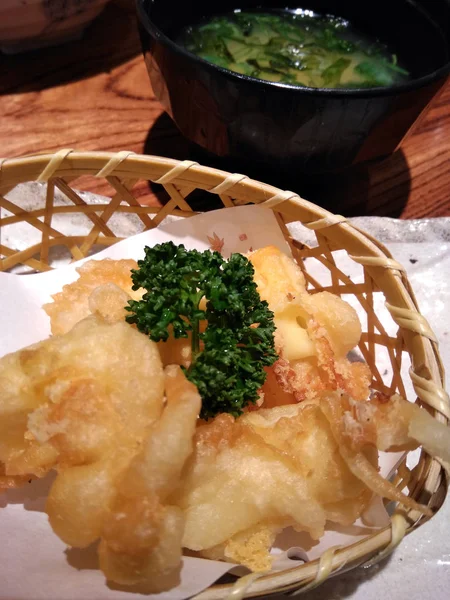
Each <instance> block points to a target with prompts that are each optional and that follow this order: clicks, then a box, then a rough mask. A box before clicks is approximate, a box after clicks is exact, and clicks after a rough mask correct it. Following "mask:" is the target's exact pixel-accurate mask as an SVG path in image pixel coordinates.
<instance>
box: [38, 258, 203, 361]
mask: <svg viewBox="0 0 450 600" xmlns="http://www.w3.org/2000/svg"><path fill="white" fill-rule="evenodd" d="M136 268H137V263H136V262H135V261H134V260H111V259H109V258H106V259H103V260H90V261H88V262H86V263H84V264H83V265H82V266H81V267H79V268H78V269H77V271H78V273H79V275H80V276H79V278H78V279H77V280H76V281H74V282H73V283H69V284H67V285H65V286H64V287H63V289H62V291H61V292H59V293H58V294H55V295H54V296H52V298H53V302H50V303H48V304H45V305H44V306H43V308H44V310H45V312H46V313H47V314H48V316H49V317H50V326H51V331H52V333H53V335H61V334H63V333H67V332H68V331H70V330H71V329H72V327H73V326H74V325H76V323H79V321H81V320H82V319H85V318H86V317H88V316H90V315H96V316H98V317H102V319H104V320H105V321H106V322H107V323H117V322H120V321H124V320H125V317H126V316H127V315H128V314H129V313H128V312H127V311H126V310H125V307H126V306H127V304H128V301H129V300H132V299H133V300H139V299H140V298H141V297H142V294H143V290H137V291H135V290H132V285H133V284H132V281H131V269H136ZM158 348H159V352H160V355H161V360H162V362H163V365H164V366H167V365H172V364H177V365H182V366H184V367H189V365H190V362H191V353H192V348H191V341H190V339H189V338H180V339H175V338H174V337H173V336H170V337H169V339H168V340H167V342H158Z"/></svg>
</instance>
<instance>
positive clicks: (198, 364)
mask: <svg viewBox="0 0 450 600" xmlns="http://www.w3.org/2000/svg"><path fill="white" fill-rule="evenodd" d="M253 272H254V270H253V266H252V264H251V263H250V262H249V261H248V260H247V259H246V258H245V257H244V256H242V255H241V254H232V255H231V257H230V259H229V260H228V261H226V260H225V259H224V258H223V257H222V256H221V255H220V254H219V253H218V252H210V251H209V250H207V251H205V252H198V251H197V250H186V248H185V247H184V246H183V245H180V246H176V245H175V244H173V243H172V242H166V243H164V244H159V245H157V246H154V247H153V248H149V247H146V248H145V258H144V259H143V260H141V261H139V262H138V269H136V270H133V271H132V280H133V289H134V290H138V289H140V288H144V289H145V290H146V292H145V294H144V296H143V297H142V299H141V300H138V301H136V300H130V302H129V306H128V307H127V310H128V311H129V312H130V314H129V315H128V316H127V318H126V320H127V321H128V322H129V323H135V324H136V326H137V328H138V329H139V331H142V332H143V333H145V334H147V335H148V336H149V337H150V338H151V339H152V340H153V341H155V342H159V341H161V340H163V341H166V340H167V339H168V337H169V335H173V336H174V337H175V338H181V337H188V332H191V344H192V363H191V365H190V367H189V369H187V370H186V376H187V377H188V379H189V380H190V381H192V382H193V383H195V385H196V386H197V388H198V390H199V393H200V395H201V397H202V401H203V402H202V410H201V413H200V416H201V417H202V418H204V419H208V418H210V417H214V416H215V415H217V414H219V413H221V412H228V413H231V414H232V415H234V416H239V415H240V414H241V413H242V410H243V408H244V407H245V406H246V405H247V404H249V403H254V402H255V401H256V400H257V399H258V390H259V389H260V387H261V386H262V385H263V383H264V381H265V377H266V374H265V371H264V367H265V366H270V365H271V364H273V363H274V361H275V360H276V359H277V355H276V352H275V346H274V337H273V334H274V330H275V326H274V322H273V313H272V312H271V311H270V310H269V308H268V305H267V302H265V301H262V300H261V299H260V297H259V294H258V291H257V289H256V284H255V282H254V281H253ZM202 298H205V299H206V309H205V310H202V309H201V308H200V302H201V300H202ZM204 320H206V321H207V327H206V330H205V331H204V332H203V333H200V322H201V321H204Z"/></svg>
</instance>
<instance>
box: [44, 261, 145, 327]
mask: <svg viewBox="0 0 450 600" xmlns="http://www.w3.org/2000/svg"><path fill="white" fill-rule="evenodd" d="M131 269H137V262H136V261H134V260H131V259H126V260H112V259H109V258H106V259H103V260H90V261H88V262H86V263H84V264H83V265H82V266H81V267H78V268H77V272H78V273H79V275H80V276H79V278H78V279H77V280H76V281H74V282H73V283H69V284H67V285H65V286H64V287H63V289H62V291H61V292H59V293H58V294H55V295H54V296H52V298H53V302H50V303H48V304H45V305H44V306H43V308H44V310H45V312H46V313H47V314H48V316H49V317H50V324H51V330H52V334H53V335H61V334H63V333H67V332H68V331H70V330H71V329H72V327H73V326H74V325H75V324H76V323H78V322H79V321H81V320H82V319H84V318H86V317H88V316H89V315H90V314H91V313H93V312H99V313H100V315H101V316H103V317H105V314H106V315H108V312H109V311H108V302H109V301H110V300H109V299H108V298H107V294H106V293H105V291H104V292H103V299H100V298H97V299H95V297H94V300H93V303H94V305H91V306H89V298H90V296H91V294H92V292H93V291H94V290H95V288H98V287H99V286H103V285H105V284H114V285H115V286H117V287H118V288H120V289H121V290H122V291H123V292H124V293H125V294H126V296H125V295H122V299H123V300H124V305H123V306H125V305H126V303H127V302H128V300H129V299H130V298H132V299H134V300H140V298H141V296H142V293H141V292H140V291H139V290H138V291H137V292H136V291H133V290H132V289H131V288H132V285H133V284H132V281H131ZM112 302H113V303H114V310H113V314H115V313H117V297H115V299H114V300H112ZM102 304H103V308H100V309H99V307H101V306H102ZM119 308H120V307H119ZM93 309H94V310H93ZM116 320H119V319H118V318H117V319H116Z"/></svg>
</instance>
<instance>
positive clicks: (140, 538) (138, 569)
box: [99, 366, 201, 593]
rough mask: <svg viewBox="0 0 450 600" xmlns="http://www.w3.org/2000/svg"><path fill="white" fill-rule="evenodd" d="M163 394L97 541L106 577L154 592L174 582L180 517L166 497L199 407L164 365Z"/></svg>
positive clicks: (189, 446) (191, 390) (188, 449)
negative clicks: (158, 411) (159, 413)
mask: <svg viewBox="0 0 450 600" xmlns="http://www.w3.org/2000/svg"><path fill="white" fill-rule="evenodd" d="M166 394H167V406H166V408H165V409H164V412H163V414H162V416H161V418H160V419H159V420H158V421H156V422H155V423H154V424H153V425H152V426H151V427H150V431H149V433H148V436H147V438H146V441H145V443H144V446H143V448H142V450H141V451H140V453H139V454H138V455H137V456H136V457H135V458H134V459H133V460H132V461H131V464H130V466H129V467H128V469H127V470H126V472H125V474H124V476H123V477H122V479H121V481H120V483H119V485H118V490H119V491H118V494H117V496H116V497H115V499H114V502H113V503H112V505H111V509H110V511H109V512H108V514H107V516H106V518H105V521H104V525H103V529H102V540H101V542H100V546H99V556H100V567H101V569H102V571H103V572H104V573H105V575H106V576H107V578H108V579H111V580H113V581H115V582H117V583H121V584H125V585H130V584H139V583H145V582H146V583H147V584H148V585H150V587H151V591H152V592H153V593H156V592H159V591H162V590H165V589H169V588H170V587H172V586H173V585H174V584H176V583H177V582H176V579H177V577H178V575H179V571H180V567H181V548H182V546H181V542H182V536H183V529H184V518H183V514H182V511H181V510H180V509H179V508H178V507H176V506H171V505H169V504H167V503H166V499H167V497H168V496H169V495H170V494H171V493H172V492H173V491H174V489H175V488H176V486H177V485H178V483H179V480H180V476H181V471H182V469H183V466H184V464H185V462H186V460H187V458H188V457H189V456H190V454H191V453H192V450H193V436H194V432H195V427H196V422H197V417H198V414H199V412H200V408H201V399H200V396H199V394H198V392H197V389H196V388H195V386H194V385H193V384H192V383H190V382H189V381H187V379H186V378H185V376H184V375H183V373H182V371H181V369H180V368H179V367H177V366H172V367H167V369H166ZM174 580H175V581H174ZM147 591H149V590H147Z"/></svg>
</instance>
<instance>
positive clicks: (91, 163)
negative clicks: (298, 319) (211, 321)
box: [0, 150, 450, 600]
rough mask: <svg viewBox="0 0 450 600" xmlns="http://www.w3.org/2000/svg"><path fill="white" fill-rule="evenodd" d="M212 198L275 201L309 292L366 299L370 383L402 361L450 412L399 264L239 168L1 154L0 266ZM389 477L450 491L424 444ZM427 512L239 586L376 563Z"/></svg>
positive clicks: (79, 253) (207, 599) (431, 345)
mask: <svg viewBox="0 0 450 600" xmlns="http://www.w3.org/2000/svg"><path fill="white" fill-rule="evenodd" d="M84 175H91V176H92V175H93V176H95V177H99V178H104V179H105V180H106V181H107V182H108V184H109V186H111V188H112V189H113V190H114V192H113V193H112V195H111V196H112V197H111V199H110V200H109V202H108V203H105V204H89V203H87V202H86V201H85V200H84V199H83V198H82V197H81V195H80V191H79V189H78V188H77V181H76V180H77V179H79V178H80V177H81V176H84ZM26 181H38V182H45V183H47V189H46V198H45V206H43V207H42V208H41V209H39V210H34V211H26V210H24V209H23V208H21V207H20V206H17V205H16V204H14V203H13V202H12V201H10V200H7V199H6V198H5V195H6V194H8V192H10V191H11V190H12V189H13V188H14V187H15V186H16V185H18V184H19V183H22V182H26ZM143 181H144V182H147V181H152V182H154V183H159V184H161V185H162V186H163V187H164V189H165V190H166V192H167V193H168V195H169V197H170V200H169V201H168V202H167V203H166V204H165V206H163V207H162V208H158V207H149V206H142V205H141V204H140V203H139V201H138V200H137V199H136V197H135V193H134V190H135V189H136V186H139V185H140V184H141V185H142V182H143ZM198 189H200V190H204V191H207V192H209V193H211V194H215V195H217V196H218V197H219V198H220V200H221V203H222V204H223V206H225V207H233V206H238V205H243V204H248V203H254V204H259V205H260V206H264V207H266V208H270V209H272V210H273V212H274V214H275V216H276V218H277V221H278V223H279V226H280V228H281V230H282V232H283V234H284V236H285V238H286V240H287V242H288V243H289V245H290V247H291V251H292V254H293V256H294V257H295V259H296V260H297V262H298V264H299V265H300V266H301V268H302V269H303V272H304V275H305V278H306V281H307V282H308V287H309V289H310V291H312V292H314V290H319V289H320V290H323V289H325V290H328V291H330V292H332V293H334V294H337V295H340V296H341V295H344V297H345V295H347V297H348V295H352V296H353V297H354V298H356V299H357V301H358V302H359V303H360V305H361V307H362V308H363V310H364V312H365V314H366V317H367V322H366V323H363V335H362V337H361V342H360V345H359V349H360V352H361V353H362V355H363V357H364V359H365V361H366V362H367V364H368V365H369V366H370V368H371V370H372V373H373V382H372V388H373V389H374V390H377V391H380V392H382V393H385V394H389V395H391V394H393V393H395V392H398V393H400V394H402V395H404V394H405V389H404V382H403V379H402V374H401V367H402V363H404V362H405V360H406V361H410V364H411V368H410V377H411V380H412V384H413V387H414V390H415V393H416V394H417V400H418V401H419V402H420V403H422V404H423V405H424V406H426V407H427V409H428V410H429V411H430V413H431V414H432V415H433V416H434V417H435V418H436V419H438V420H439V421H441V422H444V423H447V422H448V421H449V420H450V404H449V398H448V396H447V394H446V392H445V390H444V387H443V386H444V384H443V381H444V371H443V367H442V363H441V360H440V356H439V350H438V344H437V340H436V338H435V336H434V334H433V332H432V330H431V328H430V326H429V325H428V323H427V322H426V320H425V318H424V317H423V316H422V315H421V314H420V312H419V310H418V307H417V303H416V300H415V297H414V294H413V291H412V290H411V287H410V285H409V282H408V279H407V277H406V273H405V270H404V268H403V267H402V265H400V264H399V263H397V262H396V261H395V260H394V259H393V258H392V256H391V255H390V254H389V252H388V250H387V249H386V248H385V247H383V246H382V245H381V244H380V243H379V242H377V241H376V240H374V239H373V238H372V237H370V236H369V235H367V234H366V233H364V232H362V231H360V230H359V229H357V228H356V227H354V226H353V225H351V224H350V223H348V222H347V220H346V219H345V217H342V216H339V215H333V214H332V213H330V212H328V211H326V210H324V209H322V208H320V207H318V206H316V205H314V204H311V203H310V202H307V201H306V200H304V199H302V198H300V197H299V196H298V195H297V194H295V193H293V192H289V191H282V190H279V189H277V188H274V187H272V186H269V185H265V184H262V183H259V182H256V181H253V180H251V179H249V178H247V177H246V176H244V175H240V174H229V173H225V172H223V171H218V170H216V169H211V168H206V167H202V166H199V165H198V164H197V163H193V162H191V161H183V162H179V161H175V160H171V159H165V158H159V157H151V156H140V155H136V154H133V153H131V152H119V153H117V154H110V153H100V152H97V153H82V152H75V151H72V150H60V151H59V152H56V153H55V154H45V155H38V156H33V157H25V158H21V159H3V160H1V161H0V207H1V208H2V209H3V212H4V213H5V214H6V216H5V217H4V218H2V219H1V220H0V271H6V270H10V269H12V268H13V267H16V266H17V265H27V266H28V267H30V268H32V269H33V270H36V271H46V270H49V269H51V268H52V267H51V264H50V259H49V255H50V249H51V248H54V247H57V246H64V247H65V248H67V249H68V250H69V251H70V254H71V256H72V259H73V260H79V259H81V258H84V257H86V256H88V255H89V254H91V253H92V249H93V247H94V246H95V247H98V246H109V245H111V244H114V243H115V242H117V241H119V240H120V239H121V238H119V237H117V236H116V235H115V234H114V232H113V231H112V229H111V227H110V226H109V225H108V222H109V221H110V219H111V217H112V215H113V214H115V213H131V214H134V215H136V216H137V217H138V218H139V219H140V220H141V222H142V225H143V228H144V229H151V228H154V227H156V226H158V224H159V223H161V221H162V220H163V219H164V218H165V217H166V216H168V215H177V216H181V217H190V216H193V215H194V214H196V213H195V212H194V211H193V210H192V209H191V207H190V205H189V203H188V200H186V198H187V197H188V195H189V194H190V193H192V192H193V191H195V190H198ZM57 190H59V191H60V192H62V193H63V194H64V195H65V197H66V198H67V200H68V201H69V202H68V203H65V204H64V205H57V204H56V203H55V191H57ZM64 213H70V214H73V213H79V214H83V215H85V216H86V217H87V218H88V219H89V220H90V224H91V229H90V231H89V232H88V233H87V234H86V235H82V236H81V235H78V236H67V235H64V234H63V233H61V232H60V231H59V230H58V229H56V228H55V227H54V226H53V225H52V221H53V217H54V216H55V215H59V214H64ZM290 222H300V223H302V225H303V226H304V227H306V228H307V229H309V230H310V231H311V232H313V233H314V234H315V239H316V243H315V244H314V245H313V244H311V245H306V244H301V243H299V242H298V241H296V240H294V239H292V237H291V235H290V233H289V230H288V227H287V225H288V224H289V223H290ZM19 223H28V224H29V225H31V226H33V227H34V228H36V230H38V231H39V232H40V237H41V241H40V242H39V243H38V244H35V245H32V246H30V247H29V248H26V249H22V250H17V249H15V248H11V247H8V246H7V245H6V244H4V243H3V242H2V239H1V232H2V227H5V226H7V225H13V224H19ZM338 251H345V252H346V253H347V254H348V256H349V257H350V259H352V260H353V261H354V262H356V263H358V264H359V265H361V269H362V272H363V281H362V282H360V283H355V282H353V281H352V280H351V279H350V278H349V277H348V276H347V275H346V274H345V273H344V272H343V271H342V270H341V269H340V268H339V265H338V263H337V261H336V253H337V252H338ZM311 260H314V261H317V262H318V263H320V264H321V265H322V267H323V268H324V269H325V270H326V271H327V274H328V277H327V281H328V282H327V283H326V284H325V285H324V283H323V282H321V281H318V280H317V279H315V278H314V277H313V276H312V275H311V273H310V272H309V271H308V261H310V262H311ZM380 293H382V294H383V295H384V298H385V301H386V303H385V306H386V308H387V310H388V311H389V313H390V315H391V317H392V320H393V322H395V323H396V325H397V326H398V329H397V333H396V335H392V334H390V335H389V334H388V333H387V332H386V329H385V327H384V326H383V324H382V323H381V321H380V319H379V318H378V317H377V315H376V314H375V310H374V298H375V295H376V294H380ZM380 349H381V350H382V351H383V352H384V353H385V354H387V356H388V357H389V362H390V363H391V366H392V380H391V381H389V382H388V383H386V382H385V381H383V376H382V374H381V373H380V372H379V371H378V369H377V365H376V356H377V352H379V351H380ZM394 483H395V484H396V485H397V486H398V487H399V489H403V488H405V486H407V488H408V493H409V495H410V496H412V497H414V498H415V499H416V500H417V501H419V502H421V503H423V504H426V505H428V506H429V507H431V508H438V507H439V506H440V505H441V504H442V502H443V499H444V498H445V493H446V490H447V483H448V477H447V469H446V465H442V464H441V463H440V462H439V461H437V460H435V459H432V458H430V457H429V456H427V455H426V454H425V453H424V452H422V455H421V458H420V460H419V464H418V465H417V466H416V467H415V468H414V470H413V471H412V472H411V471H410V470H409V469H408V468H407V466H406V461H403V463H402V464H401V465H400V467H399V469H398V472H397V475H396V478H395V480H394ZM422 520H423V516H422V515H421V514H419V513H417V512H415V511H411V510H408V511H400V510H399V511H397V512H396V513H395V514H394V515H393V517H392V521H391V526H390V527H387V528H385V529H383V530H380V531H379V532H377V533H376V534H374V535H372V536H370V537H368V538H366V539H364V540H363V541H361V542H358V543H356V544H353V545H352V546H349V547H346V548H332V549H330V550H328V551H327V552H325V553H324V555H323V556H322V557H321V559H320V560H316V561H312V562H310V563H307V564H305V565H302V566H299V567H295V568H292V569H291V570H289V571H286V572H283V573H277V574H269V575H265V576H263V577H261V578H259V579H257V580H251V581H249V583H248V586H249V587H248V589H246V590H245V591H246V595H249V596H256V595H263V594H267V593H275V592H278V593H281V592H285V593H286V592H288V591H291V592H292V591H294V592H293V593H296V592H295V591H297V593H299V592H301V591H306V589H311V587H314V586H315V585H318V584H319V583H320V582H321V581H323V580H324V579H326V578H327V577H328V576H330V575H332V574H333V573H335V572H337V571H338V570H341V571H342V570H348V569H349V568H352V567H354V566H356V565H360V564H364V563H365V564H368V561H369V562H370V563H373V562H374V561H377V560H380V559H381V558H383V557H384V556H386V555H387V554H388V553H389V552H390V551H392V549H393V548H394V547H395V546H396V545H397V544H398V543H399V542H400V541H401V539H402V538H403V536H404V534H405V533H406V532H407V531H410V530H411V529H412V528H414V527H417V526H418V525H419V524H420V523H421V522H422ZM230 590H231V585H215V586H212V587H211V588H209V589H208V590H206V591H205V592H202V593H201V594H200V595H199V596H197V598H199V599H200V598H201V599H202V600H215V599H219V598H224V597H227V595H228V594H229V593H230Z"/></svg>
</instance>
